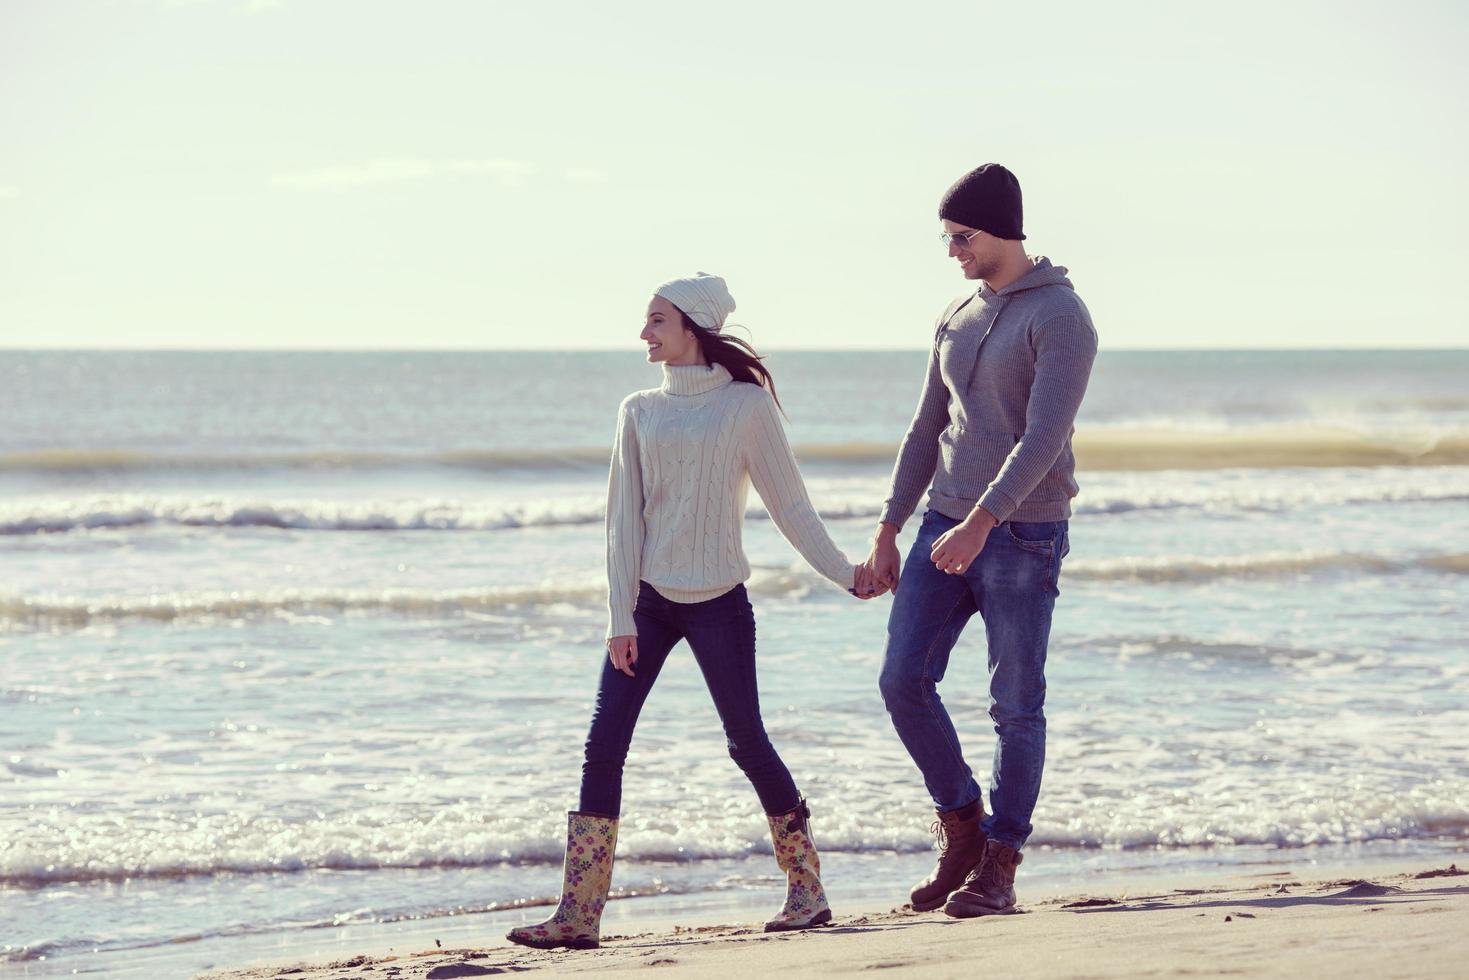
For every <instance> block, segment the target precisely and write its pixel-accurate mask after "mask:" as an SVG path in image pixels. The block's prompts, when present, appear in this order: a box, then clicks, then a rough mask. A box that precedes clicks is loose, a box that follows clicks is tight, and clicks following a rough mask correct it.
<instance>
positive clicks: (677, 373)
mask: <svg viewBox="0 0 1469 980" xmlns="http://www.w3.org/2000/svg"><path fill="white" fill-rule="evenodd" d="M733 381H734V377H733V376H732V375H730V373H729V369H728V368H726V367H725V366H724V365H723V364H665V365H663V387H662V389H661V390H663V391H665V392H667V393H668V394H670V395H702V394H703V393H704V392H706V391H713V390H714V389H715V388H722V387H724V386H725V385H727V384H730V383H731V382H733Z"/></svg>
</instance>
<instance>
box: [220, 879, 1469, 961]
mask: <svg viewBox="0 0 1469 980" xmlns="http://www.w3.org/2000/svg"><path fill="white" fill-rule="evenodd" d="M1465 865H1469V862H1466V861H1465V860H1463V857H1462V856H1461V857H1460V858H1459V859H1458V860H1456V861H1451V862H1448V863H1444V864H1436V865H1434V866H1431V867H1430V866H1428V865H1425V864H1423V863H1422V862H1421V861H1420V862H1416V863H1412V864H1405V863H1404V862H1403V861H1401V860H1400V861H1398V862H1396V867H1395V868H1393V869H1389V868H1386V867H1383V866H1380V865H1378V866H1373V863H1372V862H1361V863H1359V864H1358V865H1357V866H1355V867H1354V868H1353V869H1352V870H1351V871H1348V872H1347V873H1344V874H1340V875H1328V874H1322V873H1320V872H1321V871H1322V870H1324V869H1320V868H1314V867H1310V866H1305V867H1302V866H1300V865H1295V864H1282V865H1281V866H1280V867H1279V868H1278V869H1276V870H1265V871H1260V870H1249V871H1245V872H1244V873H1242V871H1244V869H1240V868H1237V867H1234V868H1221V869H1219V871H1218V873H1217V874H1214V875H1207V874H1194V875H1188V876H1183V877H1181V878H1179V879H1177V880H1175V881H1174V882H1172V883H1171V884H1166V885H1165V884H1160V883H1157V882H1154V881H1148V882H1147V883H1146V886H1144V887H1139V886H1138V882H1137V881H1136V880H1134V879H1132V878H1130V877H1128V876H1116V875H1113V876H1108V877H1107V878H1105V879H1103V880H1100V881H1098V882H1096V883H1095V884H1094V885H1093V886H1091V887H1089V888H1087V889H1085V890H1081V891H1077V892H1074V893H1072V894H1067V895H1059V896H1051V897H1046V898H1041V899H1039V900H1035V901H1024V899H1025V893H1024V892H1025V890H1024V886H1023V878H1022V879H1021V881H1020V882H1019V883H1018V884H1019V885H1020V890H1021V897H1022V904H1021V909H1022V910H1021V912H1020V913H1019V914H1016V915H1009V916H995V917H989V918H982V919H969V920H956V919H949V918H947V917H946V916H944V915H943V914H942V913H939V912H926V913H916V912H913V911H911V910H910V909H906V908H903V907H892V906H888V907H879V906H878V905H869V906H867V907H866V908H865V909H853V910H849V911H847V912H845V913H844V914H839V915H837V916H836V918H835V919H834V920H833V922H832V924H831V925H830V926H827V927H824V928H820V929H814V930H809V931H806V932H803V933H774V934H766V933H763V932H760V931H759V924H758V922H751V921H743V920H739V921H730V920H732V919H733V917H731V916H715V918H724V919H725V920H726V921H723V922H700V921H698V920H699V919H701V918H707V916H700V915H685V916H680V917H674V919H670V920H668V921H664V922H660V923H656V924H655V923H652V922H649V921H647V920H643V921H640V922H638V923H637V926H638V927H637V928H636V929H632V930H628V929H627V928H626V926H627V925H628V924H629V923H626V922H625V921H624V922H617V921H615V920H613V921H608V922H606V923H604V924H605V925H606V926H607V927H608V928H606V929H604V936H603V941H602V946H601V947H600V948H599V949H596V950H590V951H581V952H576V951H567V950H545V951H543V950H533V949H526V948H523V947H519V946H514V945H512V944H510V943H508V942H506V941H505V940H504V939H503V938H501V937H500V936H498V935H496V936H494V937H486V938H485V939H484V940H481V941H480V942H479V943H475V944H468V943H466V944H463V945H459V944H451V943H442V944H441V945H440V946H437V947H436V946H432V945H429V944H426V943H425V944H423V945H422V946H421V947H419V948H414V949H409V948H408V947H407V946H406V945H405V944H399V946H400V948H399V949H397V950H396V951H389V952H386V953H380V954H371V953H362V952H359V953H354V954H350V955H344V956H336V957H333V958H329V959H324V960H316V961H314V962H312V961H305V962H303V961H297V962H293V963H285V962H276V963H272V964H263V963H257V964H253V965H249V966H244V967H241V968H236V969H229V970H224V971H218V972H212V973H207V974H201V975H200V977H201V978H203V980H267V978H273V977H277V976H281V975H283V974H287V973H288V974H289V975H290V976H291V977H292V978H293V980H338V978H346V977H391V978H394V980H419V978H424V980H428V978H435V980H437V978H443V977H467V976H488V975H492V974H499V973H509V972H515V973H520V972H535V971H549V972H551V973H553V974H555V975H561V974H569V973H581V972H584V971H588V970H595V971H597V972H598V973H603V974H606V973H611V974H619V973H621V972H625V971H632V970H641V969H647V968H649V967H652V966H657V967H659V968H660V969H663V970H666V971H667V973H668V975H672V976H688V977H708V978H718V980H727V978H728V977H729V976H730V975H732V974H738V975H751V974H759V973H764V972H774V971H780V972H781V973H783V974H787V975H792V974H794V975H816V974H847V973H853V974H855V973H859V972H865V971H868V970H872V969H882V970H883V975H884V976H889V977H901V976H910V975H911V976H918V975H920V974H922V975H924V976H955V977H958V976H970V975H973V973H974V972H975V970H976V969H981V968H982V969H983V970H984V972H986V973H988V974H991V975H997V976H1006V977H1009V976H1018V977H1043V976H1044V977H1057V976H1076V977H1082V976H1086V977H1124V976H1126V977H1131V976H1138V975H1162V976H1184V975H1197V974H1200V973H1203V974H1214V973H1238V974H1244V975H1250V976H1281V977H1286V976H1290V977H1293V978H1299V977H1301V976H1339V975H1345V974H1347V973H1349V972H1350V973H1362V974H1364V975H1370V976H1389V977H1390V976H1401V977H1437V976H1445V977H1447V976H1456V975H1460V973H1459V971H1460V970H1461V969H1462V966H1463V962H1464V957H1465V956H1469V930H1465V928H1464V926H1463V923H1464V922H1465V921H1469V867H1466V866H1465ZM1353 872H1355V873H1353ZM1117 913H1127V914H1117ZM1443 913H1448V914H1446V915H1445V914H1443ZM1369 914H1370V917H1369ZM618 918H623V917H618ZM675 920H681V921H675ZM441 932H442V930H441ZM405 938H406V937H405ZM453 938H457V937H453Z"/></svg>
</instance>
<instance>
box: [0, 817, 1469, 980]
mask: <svg viewBox="0 0 1469 980" xmlns="http://www.w3.org/2000/svg"><path fill="white" fill-rule="evenodd" d="M1077 857H1078V855H1076V854H1075V853H1065V852H1062V853H1057V852H1054V851H1051V850H1050V849H1049V848H1046V847H1043V846H1041V847H1036V848H1033V849H1032V850H1031V853H1030V858H1031V860H1030V861H1028V862H1027V864H1026V866H1025V868H1024V869H1022V875H1021V878H1020V880H1019V882H1018V883H1017V884H1018V887H1019V893H1020V899H1021V902H1022V905H1023V906H1025V907H1048V906H1050V905H1051V904H1053V903H1055V902H1057V901H1069V900H1071V899H1074V898H1076V897H1078V896H1082V897H1086V896H1095V895H1097V894H1104V893H1105V894H1113V893H1132V894H1137V893H1140V892H1142V891H1144V890H1146V891H1148V892H1154V893H1164V892H1170V891H1173V890H1176V889H1200V888H1219V887H1224V886H1227V885H1231V884H1239V883H1248V882H1251V881H1257V880H1268V879H1271V878H1274V877H1278V876H1279V875H1281V874H1282V873H1285V874H1291V875H1294V876H1295V877H1296V879H1297V880H1300V881H1315V880H1325V879H1346V878H1352V879H1358V878H1375V877H1377V876H1383V875H1394V874H1400V873H1403V872H1405V871H1407V870H1413V871H1415V872H1416V871H1418V870H1423V869H1428V868H1435V867H1448V866H1449V865H1451V864H1457V866H1458V867H1460V868H1465V867H1469V841H1464V840H1453V839H1439V840H1436V841H1424V840H1402V841H1377V842H1363V843H1360V844H1350V845H1314V846H1309V847H1303V848H1279V847H1274V848H1267V847H1259V848H1254V847H1245V846H1239V845H1236V846H1233V847H1228V848H1222V849H1220V848H1209V849H1203V850H1197V851H1195V850H1191V849H1190V850H1185V851H1181V852H1175V851H1168V852H1158V851H1146V852H1132V851H1127V850H1123V849H1110V850H1102V851H1095V852H1091V853H1090V854H1089V855H1088V858H1089V860H1087V861H1085V862H1078V861H1077V860H1076V858H1077ZM932 861H933V852H932V851H924V852H913V853H907V852H903V853H894V852H865V853H849V852H842V851H833V852H828V853H826V854H824V855H823V870H824V871H825V873H826V879H827V888H828V893H829V894H830V896H831V901H832V907H833V911H834V912H835V914H836V916H837V917H838V919H839V920H843V921H845V920H846V919H849V918H851V917H853V916H858V915H862V914H866V915H869V916H871V915H883V914H890V913H892V912H893V911H895V909H896V907H897V906H900V905H901V903H902V902H903V901H904V900H906V897H907V889H908V887H909V886H910V885H911V883H912V882H913V881H916V880H917V879H919V878H921V877H922V876H923V875H924V874H926V873H927V871H928V870H929V869H930V868H931V867H932ZM700 863H702V862H700ZM623 870H624V874H623V885H624V886H631V887H634V888H637V887H639V886H640V885H641V884H642V882H641V881H637V880H634V879H647V878H648V876H649V875H653V876H654V878H653V880H654V881H659V880H662V881H667V882H669V883H672V882H671V879H672V878H674V877H675V876H676V875H677V874H678V871H679V870H680V869H679V868H678V867H677V866H675V865H663V866H662V868H661V870H660V866H659V865H657V864H654V865H648V864H641V865H637V866H636V869H635V868H634V867H628V866H627V865H626V864H624V865H623ZM708 870H710V869H706V873H705V874H703V876H702V877H703V887H695V888H693V889H685V888H683V887H674V888H672V889H669V890H667V891H640V892H639V893H637V894H634V895H622V896H619V895H618V894H617V888H618V887H619V885H618V882H617V876H616V875H614V899H613V901H612V902H611V903H610V904H609V905H608V908H607V912H606V913H605V915H604V917H603V934H604V936H606V937H609V941H610V937H612V936H643V937H646V936H647V935H649V934H661V933H670V934H679V933H682V932H687V931H689V930H708V929H720V928H724V929H745V930H749V929H758V926H759V924H760V923H761V922H762V921H763V920H764V919H765V918H766V916H767V915H768V914H770V913H772V912H773V911H774V910H775V909H776V908H778V907H779V904H780V899H781V895H782V878H781V877H780V876H778V873H777V870H776V868H775V866H774V863H773V861H772V860H771V859H770V857H769V855H768V854H767V855H765V856H764V857H759V856H754V857H752V858H750V859H749V860H747V861H744V862H730V863H727V864H725V866H724V867H723V868H718V869H712V870H713V871H714V875H713V876H712V877H711V876H710V875H709V874H708V873H707V871H708ZM537 877H538V878H544V882H543V883H544V886H545V888H546V889H551V888H554V887H556V886H557V885H559V881H560V867H559V865H558V866H557V867H555V868H552V867H550V866H549V865H548V866H545V867H544V868H541V869H539V873H538V875H537ZM404 885H405V886H407V883H406V882H405V883H404ZM385 886H386V888H385ZM439 886H441V887H444V888H447V889H449V892H446V893H445V894H450V893H455V892H458V891H459V889H460V888H462V887H463V886H464V880H463V879H456V878H452V877H451V878H448V879H445V880H443V881H441V882H439ZM256 887H259V888H263V889H264V891H263V892H262V893H261V894H262V895H264V894H279V892H278V889H280V888H287V887H291V885H290V884H289V883H288V882H287V881H261V882H258V883H257V885H256ZM409 887H419V888H421V887H422V882H420V883H419V884H418V885H417V886H409ZM392 890H393V886H392V884H391V883H390V882H384V883H380V884H379V885H378V886H377V887H376V888H375V889H374V893H375V894H377V895H379V896H381V895H382V894H385V893H391V892H392ZM344 897H345V896H344ZM357 898H358V899H366V898H368V896H366V895H362V896H357ZM347 900H348V901H352V900H353V899H352V898H348V899H347ZM286 901H287V902H288V903H289V899H288V898H287V899H286ZM369 901H370V899H369ZM348 907H355V906H346V905H343V906H341V908H348ZM549 912H550V908H549V907H548V906H547V905H543V904H539V903H537V904H513V905H508V906H506V905H495V904H491V905H489V906H480V907H474V906H472V905H465V906H460V907H458V908H457V909H456V910H454V911H449V912H445V913H439V914H431V915H428V916H412V917H407V918H387V919H379V918H376V917H373V916H372V915H371V914H370V910H369V909H367V908H363V909H361V912H358V913H354V914H353V915H351V916H344V917H343V918H342V919H341V920H340V921H337V922H333V921H331V919H330V918H328V919H326V920H323V921H322V922H320V923H316V924H307V923H304V922H303V923H301V924H300V925H299V926H296V927H292V926H290V925H289V924H285V923H283V924H282V925H281V926H277V927H267V928H265V929H244V930H239V931H229V932H225V933H219V932H205V933H195V934H174V935H172V936H171V937H169V938H168V939H166V940H164V941H162V942H149V943H147V944H144V945H134V946H130V947H129V946H125V945H122V944H116V945H106V946H102V947H100V948H97V949H90V950H76V951H74V952H64V953H52V954H49V955H45V954H43V955H39V956H35V957H29V958H20V959H12V960H10V961H9V962H0V975H4V976H12V975H13V976H25V977H55V976H70V975H74V974H87V973H100V974H104V975H106V976H109V977H112V976H116V977H119V978H130V977H139V978H148V980H158V978H164V977H188V976H200V975H205V974H207V973H208V972H209V971H217V970H226V971H228V970H235V971H240V970H244V971H247V973H246V975H248V971H250V970H260V969H263V968H266V967H269V966H271V965H273V964H275V965H278V964H285V963H296V964H301V963H317V964H325V963H332V962H345V961H348V960H352V959H356V958H360V957H367V958H368V959H383V958H385V957H404V956H411V955H414V954H417V953H421V952H424V951H430V952H431V951H435V950H440V949H456V950H460V949H470V950H478V951H481V952H485V951H494V950H500V951H504V950H510V949H518V947H512V946H510V945H509V944H508V943H506V942H505V941H504V939H503V937H504V934H505V932H506V931H507V930H508V929H509V928H511V927H513V926H516V925H521V924H524V923H527V922H535V921H539V920H540V919H542V918H544V917H545V916H546V915H548V914H549ZM362 913H369V914H368V915H367V916H365V917H363V916H362ZM225 975H229V974H225ZM353 975H357V974H353ZM361 975H362V976H373V975H374V974H371V973H364V974H361ZM376 975H378V976H386V975H388V974H386V973H379V974H376Z"/></svg>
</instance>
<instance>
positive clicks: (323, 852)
mask: <svg viewBox="0 0 1469 980" xmlns="http://www.w3.org/2000/svg"><path fill="white" fill-rule="evenodd" d="M1132 758H1134V759H1135V758H1137V755H1136V753H1134V754H1133V755H1132ZM914 778H915V779H916V776H915V777H914ZM1219 778H1222V773H1221V772H1219V771H1215V772H1211V773H1209V774H1207V775H1206V780H1210V779H1219ZM895 789H896V787H895ZM1239 789H1240V790H1242V791H1244V793H1245V794H1246V795H1245V796H1243V797H1240V796H1236V795H1235V794H1234V793H1233V792H1217V793H1215V795H1213V796H1212V797H1210V796H1209V792H1208V790H1207V789H1205V790H1201V791H1200V792H1198V793H1193V794H1189V796H1188V797H1177V796H1172V795H1164V796H1162V797H1157V796H1149V797H1142V796H1135V797H1132V798H1130V799H1129V798H1127V797H1126V796H1125V795H1119V794H1118V793H1116V792H1108V793H1106V794H1104V795H1103V796H1100V797H1097V796H1092V797H1090V798H1089V797H1087V796H1086V795H1085V794H1080V793H1065V790H1066V787H1065V786H1064V785H1062V786H1054V787H1052V793H1051V794H1050V799H1048V800H1046V801H1043V808H1042V812H1041V813H1040V814H1039V815H1038V821H1037V826H1038V829H1037V832H1036V834H1035V836H1034V837H1033V838H1032V839H1031V842H1030V843H1031V846H1037V845H1051V846H1055V847H1063V848H1070V847H1104V846H1105V847H1168V848H1173V847H1201V846H1212V845H1236V844H1266V845H1276V846H1304V845H1309V844H1326V843H1343V842H1360V841H1368V840H1395V839H1403V838H1415V837H1416V838H1430V837H1443V836H1452V837H1464V836H1469V793H1466V791H1465V789H1464V787H1462V786H1459V787H1454V786H1450V785H1440V786H1434V785H1432V784H1426V785H1424V786H1421V787H1419V788H1416V789H1414V790H1412V791H1410V792H1407V793H1404V794H1401V795H1400V796H1398V797H1396V798H1393V797H1391V796H1389V797H1388V798H1383V799H1375V798H1373V797H1370V796H1365V795H1364V797H1362V798H1354V797H1352V796H1351V795H1350V794H1349V793H1348V792H1346V790H1345V788H1339V789H1338V791H1337V792H1331V791H1330V790H1329V788H1328V787H1327V786H1326V785H1325V784H1324V783H1323V784H1321V785H1318V786H1315V787H1300V788H1299V789H1298V790H1297V791H1296V793H1295V795H1291V793H1290V791H1289V790H1287V788H1286V787H1283V786H1281V785H1278V784H1257V785H1256V786H1255V788H1254V789H1255V792H1254V798H1253V799H1251V798H1250V796H1249V791H1250V787H1249V786H1247V785H1241V786H1240V787H1239ZM1283 791H1284V792H1285V795H1284V796H1280V794H1281V793H1282V792H1283ZM1061 794H1064V795H1061ZM902 795H907V794H902V793H897V794H895V795H885V796H883V797H877V798H874V797H872V795H871V791H870V790H869V791H868V792H867V793H866V795H865V796H864V798H863V799H862V800H861V804H862V805H861V806H858V807H837V806H833V805H831V804H830V803H827V806H826V808H825V809H822V808H821V806H820V804H821V802H823V801H819V800H818V802H817V811H818V814H819V821H818V823H817V826H818V828H819V833H820V840H821V846H822V848H823V850H827V851H845V852H864V851H893V850H897V851H910V852H911V851H922V850H926V849H928V848H929V847H931V846H932V838H931V837H930V836H929V834H928V830H927V824H926V822H925V820H924V819H923V813H922V812H921V811H920V810H918V809H914V808H913V807H911V806H908V805H906V803H905V802H903V801H902V800H900V799H898V798H896V797H897V796H902ZM376 809H377V810H378V811H379V812H377V813H371V814H368V815H364V814H363V813H338V814H336V815H325V816H322V817H321V818H318V819H311V820H305V821H300V822H289V821H285V820H281V819H279V818H276V817H273V816H271V815H269V814H268V813H260V812H257V813H252V814H213V815H199V814H187V813H184V814H179V813H172V814H167V815H165V814H163V813H153V814H146V813H140V814H134V815H127V814H123V813H116V812H113V813H107V814H91V815H88V814H86V813H77V812H65V811H63V812H62V813H61V814H53V815H50V816H46V817H42V818H40V819H37V820H36V821H34V822H33V829H32V831H31V832H30V833H29V834H27V835H26V836H25V837H23V838H20V839H13V840H11V841H8V842H6V843H4V844H0V884H9V885H37V884H54V883H59V882H67V881H89V880H105V879H121V878H145V877H176V876H181V875H213V874H223V873H265V872H282V871H286V872H289V871H303V870H308V869H337V870H345V869H379V868H425V867H458V866H468V867H479V866H495V865H501V864H506V863H527V862H528V863H545V864H549V863H554V862H558V861H560V860H561V857H562V852H561V843H562V839H563V836H562V831H563V829H564V828H563V827H562V826H561V820H562V819H563V818H561V817H560V816H557V815H546V816H540V817H531V816H530V815H528V814H524V813H515V814H510V815H494V814H490V813H487V812H486V808H485V807H484V806H483V805H481V804H480V803H479V802H478V801H473V802H454V803H445V804H441V805H438V806H436V807H433V808H431V809H427V810H425V809H421V808H420V809H418V810H417V811H416V812H410V811H404V812H383V809H382V808H381V807H379V808H376ZM766 835H767V831H766V828H765V826H764V821H763V820H761V819H760V817H759V815H758V814H757V813H755V812H753V808H751V807H741V808H738V809H737V810H735V811H734V812H729V811H728V810H726V811H719V810H718V809H717V808H716V811H715V812H713V813H704V814H701V815H694V814H690V813H682V812H673V813H669V812H666V811H665V812H664V814H662V815H652V814H650V813H648V812H643V813H630V814H628V815H627V816H626V817H624V819H623V822H622V826H621V828H620V831H619V837H618V856H619V858H621V859H624V860H633V861H687V860H691V859H699V860H706V859H719V858H738V857H744V856H747V855H751V854H759V853H768V848H769V842H768V840H767V839H766Z"/></svg>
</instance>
